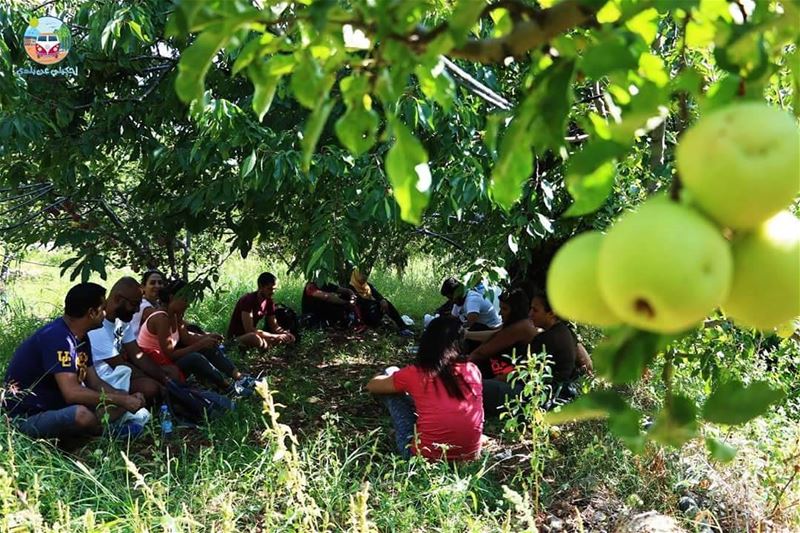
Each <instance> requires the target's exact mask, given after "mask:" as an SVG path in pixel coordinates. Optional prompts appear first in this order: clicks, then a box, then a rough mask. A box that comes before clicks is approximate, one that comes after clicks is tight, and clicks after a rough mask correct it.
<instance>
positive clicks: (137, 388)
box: [130, 373, 162, 407]
mask: <svg viewBox="0 0 800 533" xmlns="http://www.w3.org/2000/svg"><path fill="white" fill-rule="evenodd" d="M130 391H131V394H133V393H134V392H141V393H142V394H143V395H144V398H145V400H147V406H148V407H152V406H153V405H157V404H159V403H161V395H162V390H161V384H160V383H159V382H158V381H156V380H154V379H153V378H151V377H148V376H145V375H144V373H142V374H140V375H138V376H133V377H131V389H130Z"/></svg>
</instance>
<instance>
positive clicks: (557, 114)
mask: <svg viewBox="0 0 800 533" xmlns="http://www.w3.org/2000/svg"><path fill="white" fill-rule="evenodd" d="M574 74H575V61H574V60H572V59H558V60H557V61H555V62H554V63H553V65H551V66H550V67H549V68H548V69H547V70H546V71H544V72H543V73H542V74H541V75H540V76H537V78H536V79H535V80H534V82H533V83H534V87H535V89H534V94H535V107H536V109H535V111H534V113H533V115H532V117H531V126H530V135H531V138H530V142H531V144H533V146H534V148H535V149H536V152H537V153H539V154H544V153H545V152H546V151H547V150H552V151H554V152H558V150H559V149H560V148H561V147H562V146H564V134H565V132H566V129H567V120H568V118H569V112H570V109H571V107H572V100H573V91H572V85H573V76H574Z"/></svg>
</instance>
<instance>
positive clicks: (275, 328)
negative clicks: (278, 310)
mask: <svg viewBox="0 0 800 533" xmlns="http://www.w3.org/2000/svg"><path fill="white" fill-rule="evenodd" d="M266 321H267V329H268V330H269V331H270V332H271V333H275V334H281V333H288V332H287V331H286V330H285V329H283V328H282V327H281V326H280V324H278V321H277V320H276V319H275V315H267V316H266Z"/></svg>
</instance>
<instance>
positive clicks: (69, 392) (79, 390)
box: [53, 367, 144, 412]
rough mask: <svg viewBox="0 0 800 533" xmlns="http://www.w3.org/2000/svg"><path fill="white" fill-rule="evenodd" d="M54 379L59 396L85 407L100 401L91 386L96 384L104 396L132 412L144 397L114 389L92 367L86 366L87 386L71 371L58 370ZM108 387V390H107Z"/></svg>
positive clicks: (141, 402)
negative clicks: (103, 385)
mask: <svg viewBox="0 0 800 533" xmlns="http://www.w3.org/2000/svg"><path fill="white" fill-rule="evenodd" d="M53 377H55V379H56V384H57V385H58V389H59V390H60V391H61V396H63V397H64V401H65V402H67V403H68V404H78V405H85V406H87V407H95V406H97V405H98V404H99V403H100V393H99V392H97V390H94V389H93V388H91V387H92V386H93V385H94V386H98V388H100V390H102V391H103V392H104V394H105V396H106V398H107V399H108V400H109V401H110V402H111V403H113V404H115V405H118V406H120V407H123V408H125V409H127V410H128V411H131V412H134V411H137V410H139V409H141V408H142V407H143V406H144V398H143V397H139V396H132V395H130V394H124V393H119V392H113V391H116V389H114V388H112V387H110V386H108V384H105V387H102V384H103V383H104V382H103V381H102V380H101V379H100V378H99V377H98V376H97V373H96V372H95V371H94V368H92V367H89V368H87V372H86V381H87V383H88V385H89V387H84V386H82V385H81V383H80V381H78V375H77V374H75V373H73V372H58V373H56V374H54V375H53ZM109 389H110V390H109Z"/></svg>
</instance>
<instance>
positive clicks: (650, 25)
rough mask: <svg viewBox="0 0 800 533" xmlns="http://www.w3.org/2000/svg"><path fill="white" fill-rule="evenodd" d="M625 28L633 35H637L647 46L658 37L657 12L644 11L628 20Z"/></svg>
mask: <svg viewBox="0 0 800 533" xmlns="http://www.w3.org/2000/svg"><path fill="white" fill-rule="evenodd" d="M625 26H626V27H627V28H628V29H629V30H631V31H632V32H634V33H638V34H639V35H640V36H641V37H642V39H644V42H646V43H647V44H648V45H649V44H651V43H652V42H653V40H654V39H655V38H656V35H658V11H657V10H656V9H655V8H652V7H651V8H650V9H645V10H644V11H642V12H641V13H639V14H638V15H636V16H635V17H633V18H631V19H630V20H628V22H626V23H625Z"/></svg>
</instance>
